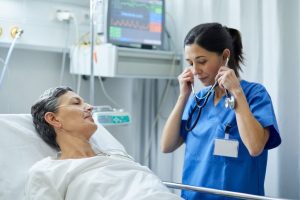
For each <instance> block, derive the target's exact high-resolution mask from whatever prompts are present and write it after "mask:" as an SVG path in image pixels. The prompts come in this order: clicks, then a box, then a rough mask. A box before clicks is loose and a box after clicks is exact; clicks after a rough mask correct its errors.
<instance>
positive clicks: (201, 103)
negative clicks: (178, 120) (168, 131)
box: [185, 58, 235, 131]
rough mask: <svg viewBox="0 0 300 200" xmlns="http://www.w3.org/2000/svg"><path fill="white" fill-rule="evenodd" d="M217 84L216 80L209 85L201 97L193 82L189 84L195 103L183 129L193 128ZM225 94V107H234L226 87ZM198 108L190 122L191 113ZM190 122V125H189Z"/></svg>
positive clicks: (232, 99)
mask: <svg viewBox="0 0 300 200" xmlns="http://www.w3.org/2000/svg"><path fill="white" fill-rule="evenodd" d="M228 61H229V58H227V60H226V64H225V66H227V64H228ZM217 86H218V81H216V82H215V83H214V84H213V85H212V86H211V87H210V89H209V90H208V91H207V92H206V94H205V95H204V96H203V97H198V96H197V94H196V92H195V89H194V84H191V87H192V93H193V95H194V97H195V101H196V104H195V106H194V108H193V109H192V111H191V113H190V114H189V117H188V119H187V121H186V124H185V130H186V131H191V130H193V129H194V128H195V126H196V124H197V123H198V121H199V119H200V116H201V112H202V109H203V107H204V106H205V105H206V103H207V101H208V98H209V96H210V95H211V94H212V92H213V91H214V89H215V88H216V87H217ZM225 95H226V99H225V108H230V109H234V107H235V99H234V97H233V96H232V95H231V94H230V93H229V92H228V90H227V89H225ZM197 110H198V114H197V116H196V119H195V121H194V122H193V123H191V121H192V118H193V115H194V114H195V112H196V111H197ZM190 124H191V125H190Z"/></svg>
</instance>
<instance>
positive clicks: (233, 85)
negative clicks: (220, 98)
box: [216, 66, 242, 96]
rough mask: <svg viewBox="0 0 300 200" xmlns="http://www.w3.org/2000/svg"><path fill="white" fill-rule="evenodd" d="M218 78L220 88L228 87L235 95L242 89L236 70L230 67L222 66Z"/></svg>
mask: <svg viewBox="0 0 300 200" xmlns="http://www.w3.org/2000/svg"><path fill="white" fill-rule="evenodd" d="M216 80H217V81H218V84H219V87H220V88H222V89H227V90H228V91H229V92H230V93H231V94H232V95H233V96H235V93H236V92H239V91H240V90H241V89H242V88H241V85H240V81H239V79H238V78H237V77H236V75H235V73H234V70H233V69H230V68H228V67H225V66H222V67H220V69H219V71H218V74H217V76H216Z"/></svg>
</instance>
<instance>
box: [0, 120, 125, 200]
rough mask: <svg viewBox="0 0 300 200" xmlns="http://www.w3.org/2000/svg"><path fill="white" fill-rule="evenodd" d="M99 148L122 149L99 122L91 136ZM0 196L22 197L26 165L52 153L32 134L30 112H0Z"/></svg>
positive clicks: (33, 132) (7, 197)
mask: <svg viewBox="0 0 300 200" xmlns="http://www.w3.org/2000/svg"><path fill="white" fill-rule="evenodd" d="M91 142H92V143H94V144H95V145H96V146H98V147H99V148H100V149H103V150H108V149H118V150H121V151H125V149H124V147H123V145H122V144H121V143H119V142H118V141H117V140H116V139H115V138H114V137H113V136H112V135H111V134H110V133H109V132H108V131H107V130H106V129H105V128H104V127H103V126H102V125H100V124H98V129H97V131H96V132H95V133H94V135H93V136H92V138H91ZM0 148H1V150H0V169H1V170H0V199H14V200H19V199H23V195H24V186H25V182H26V178H27V172H28V170H29V168H30V167H31V166H32V165H33V164H34V163H35V162H37V161H39V160H41V159H42V158H44V157H47V156H54V155H56V151H55V150H53V149H52V148H50V147H49V146H48V145H47V144H46V143H45V142H44V141H43V140H42V139H41V138H40V137H39V136H38V135H37V133H36V131H35V129H34V126H33V122H32V117H31V115H30V114H0Z"/></svg>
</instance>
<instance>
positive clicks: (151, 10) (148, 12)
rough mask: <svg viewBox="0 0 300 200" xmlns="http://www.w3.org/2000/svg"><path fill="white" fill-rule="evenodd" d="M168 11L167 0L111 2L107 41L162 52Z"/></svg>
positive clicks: (108, 15) (114, 0) (117, 0)
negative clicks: (165, 3)
mask: <svg viewBox="0 0 300 200" xmlns="http://www.w3.org/2000/svg"><path fill="white" fill-rule="evenodd" d="M164 11H165V9H164V0H108V10H107V41H108V42H109V43H112V44H115V45H119V46H130V47H138V48H153V49H161V47H162V45H163V31H164V30H163V27H164Z"/></svg>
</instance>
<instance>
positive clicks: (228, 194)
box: [163, 182, 287, 200]
mask: <svg viewBox="0 0 300 200" xmlns="http://www.w3.org/2000/svg"><path fill="white" fill-rule="evenodd" d="M163 183H164V184H165V185H166V186H167V187H169V188H174V189H180V190H193V191H195V192H203V193H211V194H216V195H222V196H226V197H235V198H239V199H255V200H287V199H278V198H272V197H266V196H259V195H252V194H245V193H240V192H231V191H226V190H217V189H212V188H205V187H197V186H191V185H184V184H180V183H171V182H163Z"/></svg>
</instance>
